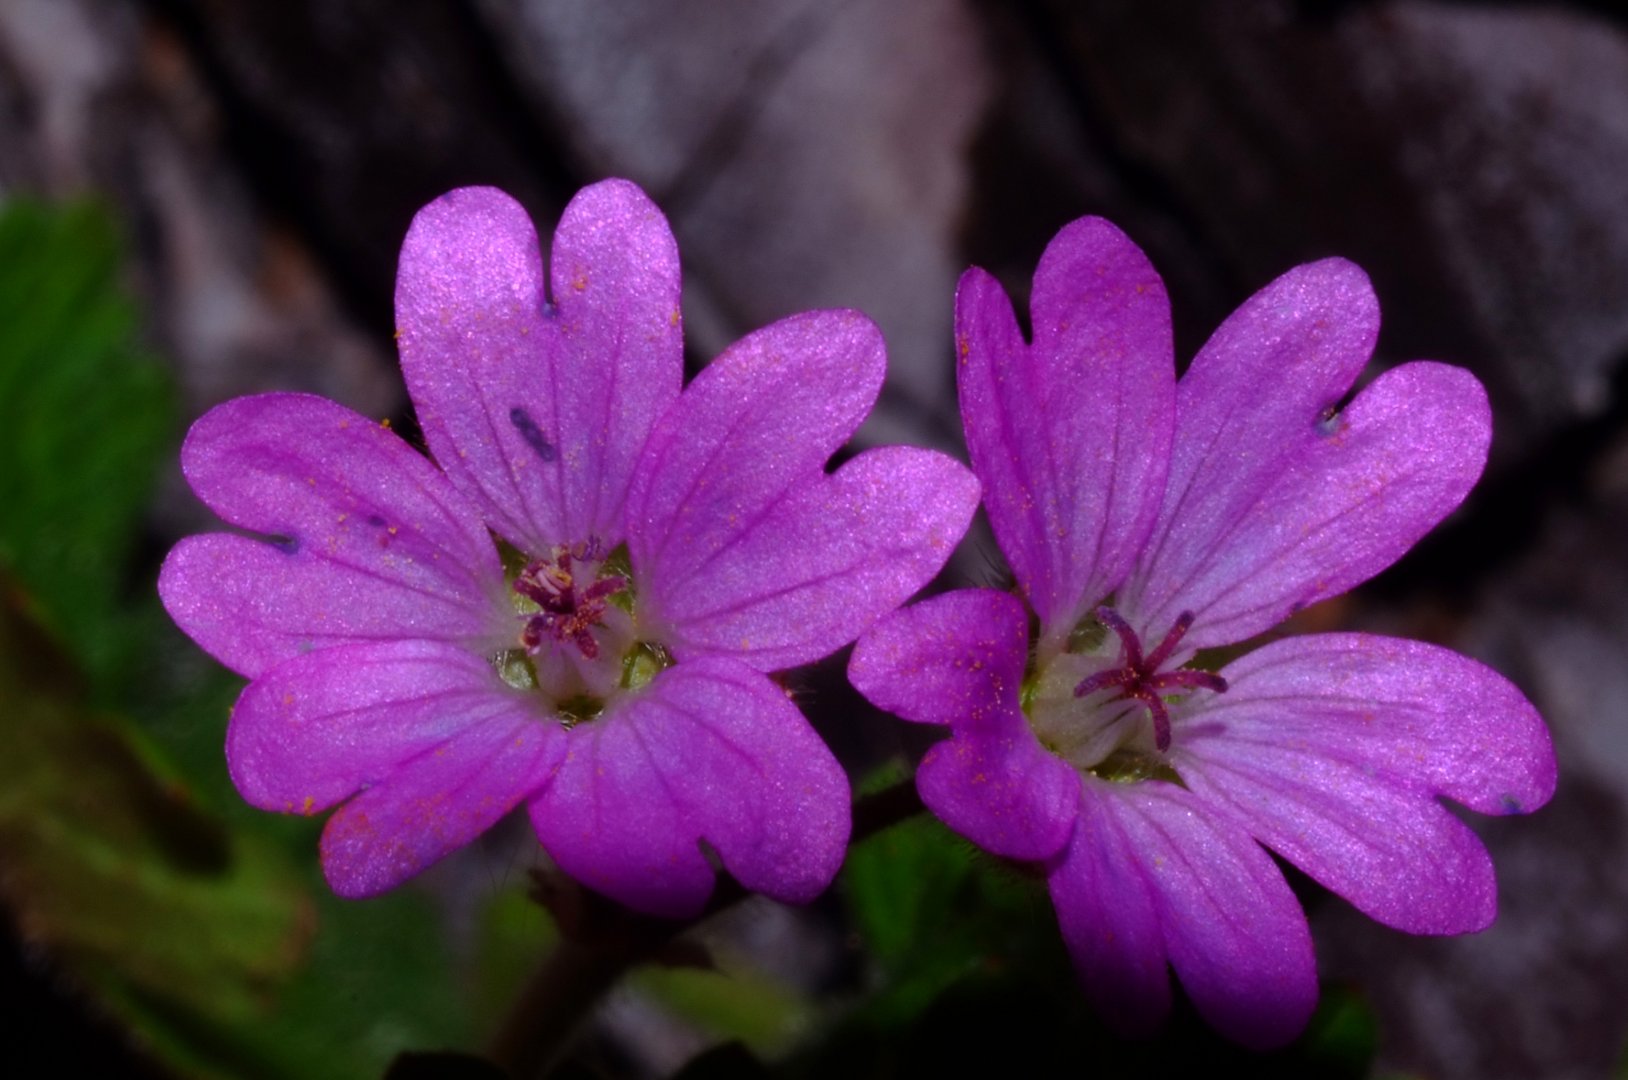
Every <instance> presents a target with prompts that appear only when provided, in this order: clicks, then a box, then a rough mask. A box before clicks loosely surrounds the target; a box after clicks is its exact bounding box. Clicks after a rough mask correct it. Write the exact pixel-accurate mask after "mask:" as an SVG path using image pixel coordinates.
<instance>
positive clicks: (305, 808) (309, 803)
mask: <svg viewBox="0 0 1628 1080" xmlns="http://www.w3.org/2000/svg"><path fill="white" fill-rule="evenodd" d="M316 804H317V801H316V800H315V799H313V798H311V796H309V795H307V796H306V797H305V802H304V804H302V805H301V806H300V813H302V814H304V815H305V816H306V817H310V816H311V808H312V807H313V806H315V805H316Z"/></svg>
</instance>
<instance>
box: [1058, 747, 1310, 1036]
mask: <svg viewBox="0 0 1628 1080" xmlns="http://www.w3.org/2000/svg"><path fill="white" fill-rule="evenodd" d="M1048 885H1049V887H1050V889H1051V894H1052V900H1053V902H1054V903H1055V904H1056V905H1057V918H1058V922H1059V923H1060V924H1061V926H1062V929H1063V937H1064V940H1065V941H1066V942H1067V943H1068V947H1069V952H1070V954H1071V955H1072V956H1073V958H1074V963H1075V966H1076V967H1077V968H1078V970H1079V972H1080V976H1081V979H1082V981H1083V983H1084V986H1085V991H1086V994H1087V995H1088V996H1089V997H1090V998H1091V1000H1092V1002H1093V1003H1094V1004H1095V1005H1096V1007H1097V1008H1098V1009H1100V1010H1101V1011H1102V1012H1103V1013H1104V1014H1105V1015H1106V1016H1107V1017H1108V1018H1109V1019H1110V1020H1111V1021H1112V1022H1114V1023H1115V1024H1116V1025H1117V1026H1119V1027H1120V1028H1121V1029H1122V1030H1124V1031H1126V1032H1127V1033H1131V1034H1145V1033H1147V1032H1149V1031H1150V1030H1152V1029H1153V1028H1154V1027H1156V1026H1157V1025H1158V1023H1159V1022H1160V1021H1161V1020H1162V1019H1163V1018H1164V1015H1165V1013H1166V1012H1167V1011H1168V1009H1169V987H1168V982H1167V977H1166V975H1165V972H1164V960H1165V957H1166V956H1168V957H1169V960H1170V964H1171V966H1172V967H1174V968H1175V970H1176V974H1177V975H1178V976H1179V977H1180V978H1181V982H1182V986H1183V987H1184V988H1185V989H1186V991H1187V995H1188V997H1189V998H1191V999H1192V1001H1193V1004H1194V1006H1195V1007H1196V1008H1197V1009H1198V1012H1199V1014H1200V1015H1201V1016H1203V1017H1204V1019H1205V1020H1206V1021H1208V1022H1209V1023H1210V1024H1211V1025H1213V1026H1214V1027H1215V1028H1216V1029H1217V1030H1219V1031H1220V1032H1221V1033H1222V1034H1224V1035H1226V1036H1227V1037H1228V1038H1231V1039H1234V1040H1236V1041H1238V1042H1240V1043H1243V1044H1244V1045H1245V1046H1249V1047H1253V1048H1256V1049H1267V1048H1270V1047H1274V1046H1281V1045H1282V1044H1284V1043H1286V1042H1288V1041H1289V1040H1290V1039H1292V1038H1294V1037H1295V1035H1297V1034H1299V1032H1300V1031H1301V1029H1302V1028H1304V1027H1305V1024H1306V1020H1307V1019H1308V1018H1309V1017H1310V1016H1311V1011H1312V1008H1313V1006H1314V1005H1315V1004H1316V1002H1317V975H1316V967H1315V962H1314V960H1313V958H1312V948H1311V934H1310V931H1309V929H1308V928H1307V926H1306V917H1305V915H1304V914H1303V913H1302V912H1301V910H1300V905H1299V904H1298V903H1297V902H1296V901H1295V898H1294V894H1293V893H1292V892H1290V890H1289V886H1288V884H1287V883H1286V882H1285V881H1284V880H1283V875H1282V874H1281V873H1280V872H1279V871H1278V868H1277V867H1276V865H1274V864H1273V862H1272V860H1271V858H1270V857H1268V856H1267V854H1266V852H1265V851H1263V850H1261V848H1260V847H1259V846H1258V845H1257V844H1256V843H1255V842H1254V841H1253V840H1250V839H1249V837H1248V836H1247V835H1245V834H1243V833H1241V832H1239V831H1237V830H1235V829H1234V828H1232V827H1231V826H1230V825H1227V824H1225V823H1218V822H1214V821H1212V820H1211V819H1210V818H1208V817H1207V816H1206V815H1205V812H1204V807H1203V806H1202V805H1201V804H1200V803H1199V801H1198V800H1197V799H1195V798H1194V797H1193V796H1192V795H1190V794H1188V793H1187V792H1185V791H1183V790H1182V789H1181V788H1179V787H1176V786H1175V785H1173V784H1166V783H1163V782H1157V781H1152V782H1144V783H1139V784H1112V783H1109V782H1106V781H1100V780H1094V779H1088V780H1086V781H1085V783H1084V787H1083V790H1082V793H1081V800H1080V820H1079V823H1078V825H1077V826H1076V827H1075V831H1074V839H1073V841H1072V843H1071V844H1070V847H1069V849H1068V853H1067V855H1066V856H1065V857H1064V858H1063V859H1062V860H1061V861H1060V862H1059V863H1058V864H1057V865H1056V866H1055V867H1054V868H1053V869H1052V871H1051V874H1050V877H1049V879H1048Z"/></svg>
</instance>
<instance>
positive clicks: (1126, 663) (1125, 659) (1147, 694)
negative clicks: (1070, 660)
mask: <svg viewBox="0 0 1628 1080" xmlns="http://www.w3.org/2000/svg"><path fill="white" fill-rule="evenodd" d="M1096 616H1097V621H1099V622H1101V623H1102V625H1104V626H1106V627H1107V628H1108V629H1110V630H1112V631H1113V632H1114V633H1115V634H1116V635H1118V637H1119V642H1120V652H1121V656H1120V662H1119V666H1118V667H1116V668H1109V669H1108V670H1106V671H1099V672H1097V673H1096V674H1095V675H1091V676H1089V677H1087V678H1085V679H1082V680H1080V683H1079V685H1077V686H1075V687H1074V696H1075V697H1085V696H1086V695H1087V694H1094V693H1096V692H1097V691H1099V690H1106V689H1108V688H1109V687H1114V686H1117V687H1119V688H1120V694H1119V697H1118V698H1117V699H1115V700H1121V701H1123V700H1133V701H1139V702H1141V703H1142V704H1143V705H1144V706H1146V707H1147V711H1148V716H1149V718H1150V719H1152V721H1153V742H1154V745H1155V746H1157V747H1158V749H1159V752H1160V753H1163V752H1164V751H1166V750H1169V749H1170V710H1169V708H1167V707H1166V706H1165V703H1164V697H1163V695H1164V694H1165V693H1168V692H1170V691H1173V690H1211V691H1214V692H1215V693H1217V694H1222V693H1225V692H1226V689H1227V680H1225V679H1223V678H1222V677H1221V676H1219V675H1217V674H1215V673H1214V672H1210V671H1195V670H1192V669H1189V668H1178V669H1177V670H1175V671H1160V670H1159V668H1160V666H1161V665H1163V664H1164V662H1165V661H1166V660H1169V659H1170V657H1171V655H1172V654H1174V653H1175V651H1176V647H1177V646H1178V645H1179V644H1181V639H1182V638H1184V637H1186V636H1187V631H1189V630H1191V629H1192V628H1193V613H1192V612H1191V611H1184V612H1182V613H1181V614H1180V615H1178V616H1177V617H1176V624H1175V625H1174V626H1172V627H1171V628H1170V631H1169V633H1167V634H1165V636H1164V639H1163V640H1162V641H1160V642H1159V645H1158V647H1157V648H1155V649H1154V650H1153V652H1151V653H1149V654H1148V655H1147V656H1145V657H1144V656H1143V655H1142V641H1141V639H1140V638H1139V637H1137V635H1136V631H1135V630H1133V629H1131V625H1130V623H1128V622H1126V621H1125V619H1124V617H1123V616H1121V615H1120V614H1119V612H1117V611H1115V610H1114V609H1113V608H1110V607H1099V608H1097V610H1096Z"/></svg>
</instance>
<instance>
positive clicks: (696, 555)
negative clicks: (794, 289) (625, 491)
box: [628, 311, 887, 607]
mask: <svg viewBox="0 0 1628 1080" xmlns="http://www.w3.org/2000/svg"><path fill="white" fill-rule="evenodd" d="M886 364H887V357H886V351H885V349H884V347H883V344H882V335H881V332H880V331H878V330H877V329H876V326H875V325H874V324H873V323H872V322H871V321H870V320H869V319H867V318H865V316H863V315H861V314H860V313H859V312H857V311H812V312H808V313H806V314H803V315H794V316H792V317H791V318H788V319H782V320H781V321H779V322H777V323H774V324H773V325H770V326H767V327H764V328H763V329H762V330H759V331H757V332H756V333H754V334H750V335H748V336H746V337H744V338H742V339H741V340H740V341H738V342H736V343H735V344H734V345H732V346H730V347H729V348H728V349H727V350H725V351H724V353H723V355H721V356H719V357H718V358H717V359H716V360H714V361H713V362H712V363H711V364H709V365H708V366H707V367H706V368H705V369H704V370H703V371H702V372H701V374H700V375H698V376H696V378H695V379H694V380H693V381H691V383H690V385H689V386H688V387H686V388H685V390H684V393H683V395H682V396H681V397H680V398H679V400H678V402H677V403H676V404H675V405H674V406H673V407H672V408H671V409H669V410H668V411H667V413H666V414H665V415H664V416H663V417H662V419H661V422H660V423H659V424H657V425H656V429H655V431H654V432H652V434H651V436H650V441H649V442H648V443H647V444H646V446H645V450H644V458H643V459H642V461H641V463H640V466H639V468H638V470H637V472H636V474H635V476H634V482H633V489H632V491H631V492H630V493H629V496H628V545H629V549H630V551H631V554H632V557H633V568H634V573H635V575H636V577H637V579H638V581H639V586H640V589H641V593H640V597H639V600H640V603H641V604H644V603H646V602H647V598H646V593H645V591H644V590H647V589H651V588H653V589H654V590H655V594H654V595H655V597H656V599H657V606H658V607H660V606H661V601H662V600H667V601H669V602H670V600H671V596H670V593H671V592H672V589H673V588H674V583H677V582H683V581H686V580H688V579H689V577H690V576H691V575H693V574H694V573H696V571H697V570H698V569H699V568H701V567H702V566H704V565H705V564H707V563H708V562H711V561H712V560H713V559H714V558H715V557H716V556H717V555H718V553H719V552H720V551H721V550H722V549H724V548H726V547H728V546H729V545H731V544H734V543H735V542H737V541H738V540H739V539H740V538H741V536H742V535H744V534H746V533H749V532H750V531H751V529H752V527H753V525H754V524H755V523H756V522H757V521H758V520H759V519H760V518H762V517H763V516H764V515H765V514H767V513H769V512H770V511H771V510H773V509H774V507H775V505H776V504H777V503H779V502H780V501H781V500H782V499H783V498H785V497H786V495H787V493H788V492H791V491H794V490H800V489H801V488H802V487H803V486H804V485H806V483H807V482H808V481H809V480H812V479H816V478H818V477H819V476H820V475H822V468H823V466H824V465H825V462H826V459H827V458H829V457H830V456H831V454H832V453H833V452H834V451H835V450H836V449H837V447H839V446H841V445H842V444H843V442H844V441H846V440H847V438H848V436H849V435H851V434H853V432H854V430H855V429H856V428H857V427H858V426H859V422H860V421H861V420H863V419H864V417H865V414H866V413H867V412H868V411H869V410H870V407H871V405H872V403H874V402H875V400H876V395H877V393H878V392H879V391H880V390H881V387H882V375H883V371H884V369H885V367H886Z"/></svg>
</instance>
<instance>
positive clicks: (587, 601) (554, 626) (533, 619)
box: [514, 545, 628, 660]
mask: <svg viewBox="0 0 1628 1080" xmlns="http://www.w3.org/2000/svg"><path fill="white" fill-rule="evenodd" d="M583 553H584V552H583V550H581V549H578V550H577V551H576V555H577V556H578V557H580V556H581V555H582V554H583ZM572 555H573V549H572V548H569V547H566V546H564V545H561V546H560V547H556V548H555V549H554V552H553V554H552V556H551V557H550V558H547V559H539V560H537V561H536V562H533V563H531V564H530V565H529V566H527V567H526V568H525V569H524V570H522V571H521V572H520V575H519V577H517V578H515V582H514V589H515V592H518V593H519V594H520V595H521V596H524V597H526V598H527V599H528V600H531V601H532V602H533V603H535V604H536V605H537V606H538V607H539V608H541V609H542V610H541V611H539V612H538V613H536V614H535V615H530V616H528V617H527V618H526V625H525V628H524V629H522V630H521V632H520V644H521V646H522V647H523V648H524V649H525V650H526V652H527V653H529V654H531V655H533V656H535V655H537V653H539V652H540V651H542V649H543V648H544V646H546V645H547V644H548V642H550V641H555V642H559V643H562V644H563V643H565V642H570V643H571V644H573V645H575V646H576V647H577V649H578V650H580V651H581V653H582V655H583V656H585V657H587V658H588V659H590V660H593V659H596V658H597V657H598V656H599V643H598V642H597V641H595V640H594V636H593V628H594V627H595V626H597V625H599V624H600V623H602V622H603V621H604V616H605V600H606V598H607V597H610V596H611V595H613V594H615V593H619V592H621V591H622V590H623V589H625V588H627V585H628V581H627V578H625V577H622V576H621V575H620V574H606V575H605V576H604V577H596V578H595V579H594V580H593V583H592V584H590V585H589V586H588V587H587V588H585V589H580V590H579V589H578V588H577V579H576V574H575V573H574V572H573V570H572Z"/></svg>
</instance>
